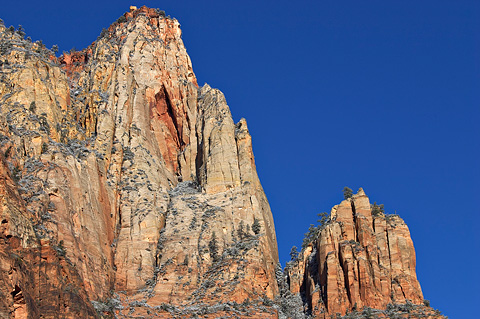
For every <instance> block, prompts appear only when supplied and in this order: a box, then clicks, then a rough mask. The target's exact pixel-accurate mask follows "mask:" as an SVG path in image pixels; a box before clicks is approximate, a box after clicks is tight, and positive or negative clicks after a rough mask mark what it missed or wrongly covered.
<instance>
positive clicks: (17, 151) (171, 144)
mask: <svg viewBox="0 0 480 319" xmlns="http://www.w3.org/2000/svg"><path fill="white" fill-rule="evenodd" d="M24 36H25V35H24V34H23V31H21V30H20V31H18V30H17V31H15V29H13V28H5V27H4V26H3V25H0V53H1V55H0V318H72V319H73V318H172V317H173V318H190V317H192V318H193V317H195V318H196V317H197V316H199V315H205V316H207V315H208V316H212V317H222V318H231V317H234V318H304V317H305V316H306V315H307V316H313V317H314V318H330V316H332V315H334V316H337V314H338V316H342V315H344V316H346V317H344V318H362V317H365V318H371V317H372V316H374V317H375V316H376V317H379V318H390V317H391V318H404V317H405V318H406V317H411V318H415V317H418V318H423V317H425V316H426V317H427V318H437V317H438V315H437V314H436V313H434V312H433V310H432V309H431V308H428V307H423V306H421V304H422V303H423V296H422V292H421V289H420V285H419V283H418V281H417V278H416V274H415V251H414V248H413V243H412V240H411V239H410V234H409V231H408V228H407V226H406V225H405V223H404V222H403V221H402V220H401V219H400V218H399V217H398V216H386V215H385V214H383V213H378V212H377V211H375V210H374V211H373V212H372V209H371V205H370V203H369V199H368V198H367V196H366V195H365V193H364V192H363V191H362V190H360V191H359V192H358V194H356V195H354V196H353V197H352V198H350V199H348V200H345V201H343V202H342V203H341V204H340V205H338V206H335V207H334V208H333V209H332V213H331V215H330V220H329V222H328V223H327V224H326V225H325V226H324V227H322V228H321V230H320V231H319V232H318V233H317V234H316V237H315V238H314V240H313V241H312V242H311V243H310V244H309V245H307V246H306V247H305V249H304V250H303V251H302V254H301V255H300V257H299V258H297V260H296V261H295V262H292V263H290V264H289V265H288V267H287V270H286V273H284V272H283V270H282V269H281V267H280V266H279V264H278V252H277V242H276V235H275V228H274V223H273V217H272V213H271V211H270V207H269V204H268V201H267V199H266V197H265V194H264V191H263V189H262V186H261V184H260V181H259V179H258V175H257V172H256V167H255V161H254V156H253V151H252V141H251V136H250V134H249V131H248V127H247V123H246V121H245V120H244V119H242V120H240V121H239V122H238V123H234V121H233V119H232V116H231V113H230V110H229V107H228V105H227V102H226V100H225V97H224V96H223V94H222V93H221V92H220V91H219V90H216V89H214V88H211V87H210V86H209V85H207V84H205V85H204V86H202V87H199V86H198V84H197V80H196V78H195V74H194V73H193V69H192V65H191V61H190V58H189V56H188V55H187V52H186V50H185V47H184V45H183V42H182V39H181V30H180V25H179V23H178V21H177V20H175V19H172V18H170V17H166V16H165V14H164V13H163V12H162V11H160V10H157V9H150V8H147V7H141V8H139V9H137V8H136V7H133V6H132V7H131V8H130V11H129V12H127V13H125V14H124V15H123V16H121V17H120V18H119V19H118V20H117V22H115V23H113V24H112V25H111V26H110V27H109V28H108V29H105V30H103V31H102V32H101V34H100V36H99V37H98V38H97V40H96V41H95V42H93V43H92V44H91V45H90V46H89V47H88V48H86V49H84V50H82V51H71V52H69V53H64V54H63V55H62V56H61V57H59V58H57V57H56V56H55V55H54V53H53V52H52V51H50V50H48V49H46V48H45V47H44V46H43V44H42V43H40V42H36V43H31V41H29V40H25V39H24ZM393 304H395V305H393ZM392 305H393V306H392ZM392 307H393V308H392ZM402 307H403V308H402ZM370 308H376V309H377V310H375V309H374V310H371V309H370ZM365 311H366V312H365ZM369 311H370V312H369ZM372 311H373V313H372ZM347 312H348V314H347ZM422 313H423V314H425V316H423V317H422ZM406 314H408V316H407V315H406ZM348 316H350V317H348ZM352 316H353V317H352Z"/></svg>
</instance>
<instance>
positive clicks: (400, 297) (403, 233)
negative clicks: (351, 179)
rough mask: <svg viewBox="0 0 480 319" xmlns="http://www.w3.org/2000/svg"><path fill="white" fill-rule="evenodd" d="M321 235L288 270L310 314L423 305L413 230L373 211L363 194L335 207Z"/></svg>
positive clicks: (319, 315) (318, 233)
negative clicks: (416, 270)
mask: <svg viewBox="0 0 480 319" xmlns="http://www.w3.org/2000/svg"><path fill="white" fill-rule="evenodd" d="M372 208H373V209H372ZM315 231H316V235H315V238H314V240H313V241H312V242H311V243H309V244H308V245H307V246H306V247H304V249H303V251H302V252H301V253H300V254H299V256H298V257H297V259H296V260H295V261H293V262H291V263H290V264H289V265H288V267H287V276H288V281H289V287H290V291H291V293H292V294H300V295H302V296H303V298H304V301H305V305H306V308H307V309H306V312H308V313H310V314H312V315H313V316H314V317H315V318H328V317H329V316H330V315H337V314H340V315H345V314H346V313H348V312H352V311H356V310H358V311H361V310H362V309H364V308H367V309H387V307H388V306H393V305H398V304H403V305H404V304H411V305H422V304H423V295H422V291H421V288H420V284H419V282H418V280H417V277H416V272H415V250H414V247H413V242H412V239H411V237H410V232H409V230H408V227H407V225H406V224H405V223H404V221H403V220H402V219H401V218H400V217H399V216H398V215H386V214H384V213H383V212H382V211H381V209H380V208H379V207H378V206H376V205H373V206H372V205H371V204H370V201H369V199H368V197H367V196H366V195H365V192H364V191H363V190H362V189H360V190H359V191H358V193H357V194H355V195H353V196H352V197H351V198H348V199H346V200H344V201H342V203H340V205H336V206H334V207H333V208H332V210H331V213H330V217H329V220H328V221H327V222H326V223H325V224H324V225H321V226H320V227H319V228H317V229H316V230H315ZM420 307H421V306H420ZM421 308H422V307H421ZM392 309H393V308H392ZM427 310H428V311H430V310H431V309H429V308H427V307H425V310H422V311H427ZM392 311H393V310H392ZM428 311H427V312H428ZM430 312H432V313H431V315H432V316H435V315H437V314H435V313H434V312H433V311H430ZM380 317H382V316H380ZM412 317H414V316H412Z"/></svg>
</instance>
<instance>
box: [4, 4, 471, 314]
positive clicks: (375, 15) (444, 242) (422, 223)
mask: <svg viewBox="0 0 480 319" xmlns="http://www.w3.org/2000/svg"><path fill="white" fill-rule="evenodd" d="M143 4H146V5H148V6H151V7H158V8H160V9H162V10H165V11H166V13H167V14H169V15H171V16H173V17H176V18H177V19H178V20H179V21H180V23H181V24H182V30H183V39H184V42H185V45H186V47H187V51H188V53H189V54H190V57H191V58H192V61H193V67H194V71H195V73H196V75H197V77H198V80H199V83H200V84H202V83H204V82H208V83H209V84H210V85H211V86H213V87H216V88H219V89H221V90H222V91H223V92H224V93H225V95H226V98H227V101H228V103H229V105H230V108H231V110H232V114H233V116H234V119H235V120H236V121H238V120H239V119H240V118H241V117H245V118H246V119H247V121H248V124H249V128H250V131H251V134H252V136H253V143H254V152H255V156H256V163H257V168H258V172H259V175H260V179H261V181H262V184H263V186H264V189H265V192H266V193H267V197H268V199H269V201H270V205H271V207H272V211H273V214H274V218H275V224H276V230H277V236H278V245H279V251H280V256H281V261H282V263H283V264H284V263H285V261H287V259H288V258H289V257H288V252H289V251H290V247H291V246H292V245H296V246H297V247H298V246H300V245H301V241H302V238H303V233H305V232H306V231H307V228H308V225H309V224H310V223H315V221H316V214H317V213H319V212H322V211H329V210H330V207H331V206H333V205H335V204H337V203H339V202H340V201H341V200H342V189H343V187H344V186H349V187H350V188H352V189H354V190H356V189H358V188H359V187H363V188H364V189H365V191H366V193H367V194H368V195H369V196H370V198H371V200H372V201H376V202H377V203H383V204H385V209H386V211H387V212H390V213H394V212H397V213H398V214H400V216H401V217H403V218H404V219H405V221H406V222H407V224H408V225H409V227H410V231H411V233H412V238H413V240H414V244H415V248H416V252H417V273H418V277H419V280H420V283H421V285H422V289H423V292H424V295H425V298H426V299H430V300H431V304H432V306H433V307H435V308H439V309H440V310H442V312H443V313H445V314H446V315H448V316H450V317H451V318H475V317H477V316H478V311H476V310H474V305H475V304H476V302H477V301H478V298H479V297H480V295H479V292H478V291H479V290H478V285H479V284H480V275H479V272H478V270H477V269H478V265H479V264H480V235H479V233H480V232H479V230H478V227H479V225H480V217H479V213H480V212H479V204H478V203H477V202H478V199H479V198H480V196H479V194H480V182H479V181H480V161H479V155H480V143H479V141H480V125H479V124H478V123H479V121H480V108H479V106H480V105H479V102H480V90H479V88H480V72H479V71H480V63H479V61H480V58H479V57H480V19H479V18H480V1H473V0H472V1H466V0H465V1H462V0H458V1H445V0H424V1H408V0H407V1H338V0H337V1H297V2H295V4H294V3H293V2H292V1H250V0H245V1H170V2H166V1H145V2H143V3H135V2H132V1H123V0H121V1H115V2H106V3H103V2H99V1H95V2H93V1H82V2H63V3H61V2H58V1H42V2H33V1H23V2H22V4H21V5H20V6H19V5H18V3H16V4H15V3H14V2H13V1H10V2H8V3H4V4H2V9H1V11H0V17H1V18H2V19H3V20H4V21H5V24H6V25H7V26H9V25H14V26H15V27H17V26H18V25H19V24H21V25H22V26H23V27H24V28H25V29H26V32H27V34H28V35H29V36H31V37H32V38H33V39H34V40H38V39H42V40H43V42H44V43H45V44H46V45H47V46H49V47H51V46H52V45H54V44H58V45H59V47H60V51H62V50H65V51H68V50H69V49H71V48H72V47H76V48H77V49H81V48H83V47H85V46H87V45H89V44H90V43H91V42H93V41H94V40H95V39H96V37H97V36H98V35H99V34H100V32H101V30H102V28H103V27H108V25H109V24H110V23H112V22H113V21H115V20H116V19H117V18H118V17H119V16H120V15H121V14H122V13H123V12H124V11H127V10H128V7H129V6H130V5H137V6H141V5H143Z"/></svg>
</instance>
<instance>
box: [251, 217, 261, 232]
mask: <svg viewBox="0 0 480 319" xmlns="http://www.w3.org/2000/svg"><path fill="white" fill-rule="evenodd" d="M261 229H262V226H260V222H259V221H258V219H257V218H256V217H254V218H253V224H252V230H253V232H254V233H255V235H258V234H260V230H261Z"/></svg>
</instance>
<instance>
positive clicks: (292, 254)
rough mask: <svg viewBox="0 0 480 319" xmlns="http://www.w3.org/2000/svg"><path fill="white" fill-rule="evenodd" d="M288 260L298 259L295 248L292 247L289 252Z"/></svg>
mask: <svg viewBox="0 0 480 319" xmlns="http://www.w3.org/2000/svg"><path fill="white" fill-rule="evenodd" d="M290 258H291V259H292V260H297V258H298V250H297V246H293V247H292V249H291V250H290Z"/></svg>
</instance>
